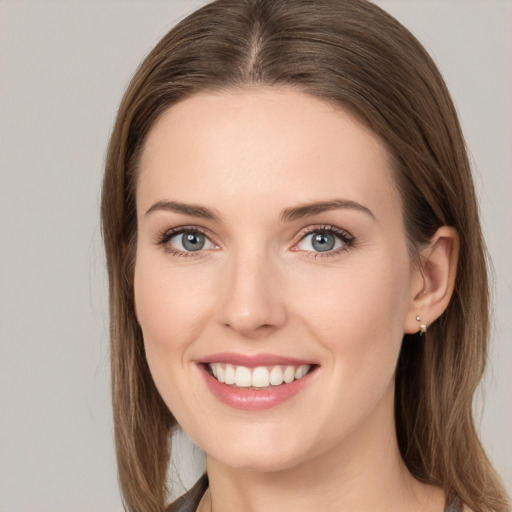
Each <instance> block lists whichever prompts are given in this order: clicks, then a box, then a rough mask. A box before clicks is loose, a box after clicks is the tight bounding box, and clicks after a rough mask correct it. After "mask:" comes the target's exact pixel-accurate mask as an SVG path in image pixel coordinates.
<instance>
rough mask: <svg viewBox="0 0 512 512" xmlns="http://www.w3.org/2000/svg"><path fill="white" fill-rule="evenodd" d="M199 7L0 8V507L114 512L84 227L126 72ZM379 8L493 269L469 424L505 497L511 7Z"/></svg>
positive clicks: (494, 2) (98, 300)
mask: <svg viewBox="0 0 512 512" xmlns="http://www.w3.org/2000/svg"><path fill="white" fill-rule="evenodd" d="M201 3H203V2H201V1H200V0H197V1H196V0H188V1H187V0H181V1H180V0H166V1H161V0H136V1H135V0H122V1H116V0H103V1H87V2H86V1H78V0H67V1H65V0H61V1H57V0H31V1H27V0H3V1H2V0H0V512H25V511H30V512H47V511H48V512H50V511H51V512H61V511H62V512H64V511H66V512H75V511H76V512H82V511H83V512H85V511H87V512H103V511H113V512H115V511H120V510H122V507H121V502H120V498H119V492H118V490H117V482H116V469H115V461H114V452H113V446H112V422H111V410H110V402H109V399H110V397H109V370H108V336H107V330H108V319H107V307H106V304H107V302H106V280H105V272H104V257H103V250H102V246H101V238H100V230H99V218H98V208H99V190H100V180H101V175H102V166H103V161H104V154H105V147H106V142H107V139H108V135H109V132H110V129H111V127H112V123H113V119H114V115H115V112H116V109H117V106H118V103H119V100H120V98H121V95H122V92H123V89H124V87H125V85H126V84H127V82H128V80H129V78H130V76H131V74H132V72H133V71H134V69H135V67H136V65H137V64H138V63H139V62H140V60H141V59H142V58H143V56H144V55H145V53H146V52H147V51H148V50H149V49H150V48H151V47H152V45H153V44H154V43H156V41H157V40H158V39H159V38H160V37H161V36H162V35H163V34H164V33H165V32H166V31H167V30H168V29H169V28H170V27H171V26H172V25H173V24H174V23H175V21H177V20H178V19H180V18H181V17H183V16H184V15H185V14H186V13H189V12H191V11H192V10H193V9H194V8H195V7H196V6H198V5H200V4H201ZM379 4H381V5H382V6H384V7H385V8H386V9H387V10H388V11H390V12H391V13H392V14H394V15H395V16H397V17H398V18H399V19H400V20H401V21H402V22H403V23H404V24H405V25H406V26H407V27H409V28H410V29H411V30H412V32H413V33H414V34H415V35H416V36H417V37H418V38H419V39H420V40H421V41H422V42H423V43H424V44H425V45H426V47H427V49H428V50H429V51H430V52H431V53H432V54H433V56H434V58H435V60H436V61H437V63H438V65H439V66H440V68H441V71H442V72H443V73H444V76H445V78H446V81H447V83H448V86H449V88H450V89H451V91H452V94H453V96H454V99H455V102H456V105H457V108H458V110H459V112H460V116H461V121H462V124H463V128H464V130H465V134H466V139H467V142H468V146H469V148H470V151H471V154H472V159H473V163H474V169H475V175H476V183H477V187H478V191H479V197H480V201H481V209H482V215H483V224H484V229H485V233H486V235H487V241H488V246H489V250H490V252H491V254H492V257H493V261H494V266H495V273H496V287H495V305H496V314H495V316H496V318H495V325H494V331H493V347H492V350H491V361H490V367H489V371H488V373H487V376H486V379H485V383H484V385H483V386H482V387H481V389H480V392H479V393H478V396H477V400H476V407H477V410H478V411H481V412H478V413H477V418H478V424H479V427H480V430H481V433H482V438H483V441H484V444H485V446H486V448H487V450H488V452H489V454H490V457H491V459H492V460H493V461H494V463H495V465H496V467H497V468H498V470H499V471H500V473H501V474H502V476H503V478H504V480H505V482H506V484H507V486H508V488H509V489H510V490H512V435H511V434H512V374H511V370H510V369H511V367H512V346H511V343H510V339H511V333H512V315H511V313H512V263H511V262H512V237H511V227H510V226H511V223H512V207H511V201H510V199H511V197H512V170H511V165H512V140H511V139H512V66H511V63H512V30H511V27H512V2H510V1H509V0H482V1H472V0H452V1H449V0H437V1H436V0H381V1H379ZM484 403H485V406H483V404H484ZM178 452H179V453H178V458H179V460H178V462H177V463H178V464H179V465H181V466H187V467H186V471H185V474H184V475H183V483H184V485H187V484H188V483H190V482H191V481H192V480H193V479H194V477H195V472H194V469H193V467H192V468H189V465H188V462H189V456H188V451H187V448H185V447H184V446H182V445H180V448H179V450H178ZM195 454H196V458H200V456H198V455H197V450H196V451H195ZM180 461H181V462H180ZM192 466H193V464H192ZM173 478H177V476H173ZM179 491H180V488H177V492H179Z"/></svg>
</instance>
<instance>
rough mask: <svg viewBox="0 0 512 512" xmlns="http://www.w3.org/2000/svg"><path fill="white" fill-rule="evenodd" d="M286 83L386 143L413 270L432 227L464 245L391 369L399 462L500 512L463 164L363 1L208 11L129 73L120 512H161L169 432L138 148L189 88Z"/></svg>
mask: <svg viewBox="0 0 512 512" xmlns="http://www.w3.org/2000/svg"><path fill="white" fill-rule="evenodd" d="M274 85H276V86H278V85H286V86H289V87H294V88H297V89H298V90H300V91H303V92H304V93H306V94H310V95H313V96H315V97H317V98H321V99H322V100H324V101H327V102H330V103H332V104H334V105H336V106H338V107H341V108H342V109H344V110H346V111H349V112H351V113H352V114H353V115H355V116H356V117H357V118H358V119H359V120H360V121H362V122H363V123H365V124H366V125H367V126H368V127H370V128H371V129H372V130H373V131H374V132H375V133H376V134H378V135H379V136H380V137H381V138H382V140H383V141H385V143H386V144H387V147H388V150H389V153H390V155H391V156H392V158H393V161H394V171H395V179H396V183H397V185H398V188H399V190H400V193H401V198H402V204H403V212H404V219H405V229H406V233H407V237H408V241H409V246H410V248H411V255H412V257H414V256H415V254H417V249H418V248H419V247H421V246H422V244H425V243H427V242H428V241H429V239H430V238H431V237H432V235H433V234H434V232H435V231H436V229H437V228H438V227H440V226H442V225H449V226H453V227H455V229H456V230H457V231H458V233H459V236H460V259H459V263H458V272H457V280H456V285H455V292H454V295H453V298H452V300H451V302H450V304H449V306H448V308H447V310H446V311H445V312H444V314H443V315H442V317H441V318H440V319H439V320H438V321H436V322H435V323H434V324H433V325H432V326H431V328H430V329H429V332H428V334H427V335H426V336H424V337H423V338H422V339H418V338H417V337H415V336H407V335H406V336H405V337H404V341H403V346H402V351H401V354H400V357H399V361H398V367H397V372H396V394H395V419H396V432H397V438H398V443H399V447H400V450H401V454H402V457H403V459H404V461H405V463H406V465H407V467H408V468H409V470H410V472H411V473H412V474H413V475H414V476H415V477H416V478H418V479H419V480H421V481H423V482H428V483H431V484H434V485H438V486H440V487H442V488H443V489H444V491H445V492H446V494H447V495H448V496H449V497H451V496H458V497H459V498H460V499H461V500H462V501H463V502H464V503H466V504H467V505H468V506H469V507H471V508H472V509H473V510H474V511H475V512H488V511H489V512H497V511H504V510H507V508H508V502H507V498H506V495H505V492H504V490H503V487H502V485H501V483H500V480H499V477H498V476H497V474H496V473H495V471H494V469H493V468H492V466H491V464H490V463H489V461H488V459H487V457H486V455H485V453H484V450H483V449H482V446H481V444H480V442H479V440H478V437H477V434H476V431H475V427H474V423H473V418H472V398H473V394H474V391H475V388H476V386H477V384H478V382H479V381H480V378H481V376H482V373H483V371H484V367H485V362H486V354H487V343H488V334H489V333H488V330H489V314H488V283H487V271H486V255H485V248H484V244H483V241H482V234H481V230H480V223H479V218H478V210H477V203H476V199H475V192H474V189H473V182H472V178H471V171H470V166H469V162H468V157H467V153H466V149H465V144H464V140H463V136H462V133H461V129H460V126H459V122H458V119H457V115H456V112H455V109H454V106H453V104H452V101H451V98H450V95H449V93H448V91H447V89H446V86H445V84H444V81H443V79H442V77H441V75H440V73H439V71H438V70H437V68H436V66H435V64H434V63H433V61H432V59H431V58H430V57H429V55H428V54H427V52H426V51H425V50H424V48H423V47H422V46H421V44H420V43H419V42H418V41H417V40H416V39H415V38H414V36H412V35H411V34H410V32H408V31H407V29H405V28H404V27H403V26H402V25H401V24H400V23H398V22H397V21H396V20H395V19H394V18H393V17H391V16H390V15H388V14H386V13H385V12H384V11H383V10H381V9H380V8H379V7H377V6H375V5H373V4H372V3H370V2H368V1H366V0H279V1H276V0H217V1H213V2H211V3H209V4H207V5H205V6H204V7H202V8H201V9H199V10H197V11H196V12H194V13H193V14H192V15H190V16H189V17H188V18H186V19H185V20H183V21H182V22H181V23H179V24H178V25H177V26H176V27H174V28H173V29H172V30H171V31H170V32H169V33H168V34H167V35H166V36H165V37H164V38H163V39H162V40H161V41H160V42H159V43H158V44H157V46H156V47H155V48H154V49H153V50H152V52H151V53H150V54H149V55H148V56H147V57H146V59H145V60H144V62H143V63H142V64H141V66H140V67H139V69H138V70H137V72H136V74H135V75H134V77H133V79H132V81H131V83H130V85H129V86H128V89H127V91H126V93H125V95H124V98H123V100H122V103H121V106H120V109H119V112H118V116H117V120H116V123H115V126H114V129H113V133H112V136H111V140H110V145H109V148H108V154H107V161H106V169H105V177H104V183H103V195H102V222H103V236H104V241H105V248H106V255H107V264H108V275H109V285H110V323H111V332H110V336H111V357H112V396H113V407H114V421H115V439H116V449H117V460H118V469H119V479H120V484H121V489H122V493H123V497H124V500H125V504H126V507H127V509H128V510H130V511H133V512H135V511H137V512H139V511H152V512H155V511H162V510H164V508H165V500H166V493H167V488H166V481H165V480H166V469H167V466H168V461H169V455H170V444H169V443H170V436H171V433H172V429H173V427H174V426H175V420H174V418H173V417H172V414H171V413H170V412H169V411H168V409H167V407H166V406H165V405H164V403H163V401H162V399H161V398H160V396H159V394H158V392H157V390H156V388H155V386H154V384H153V381H152V378H151V375H150V372H149V369H148V365H147V362H146V359H145V354H144V346H143V339H142V333H141V330H140V327H139V326H138V324H137V321H136V318H135V314H134V298H133V268H134V259H135V245H136V237H137V222H136V211H135V200H134V196H135V185H136V178H137V165H138V159H139V156H140V153H141V148H142V147H143V145H144V141H145V138H146V136H147V134H148V132H149V130H150V129H151V128H152V126H153V125H154V123H155V121H156V120H157V119H158V118H159V116H160V115H161V114H162V112H164V111H165V110H166V109H168V108H169V107H171V106H172V105H174V104H176V103H177V102H179V101H181V100H182V99H184V98H185V97H187V96H190V95H192V94H194V93H196V92H198V91H203V90H230V89H233V88H240V87H248V86H262V87H272V86H274Z"/></svg>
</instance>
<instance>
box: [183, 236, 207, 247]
mask: <svg viewBox="0 0 512 512" xmlns="http://www.w3.org/2000/svg"><path fill="white" fill-rule="evenodd" d="M181 243H182V244H183V247H184V248H185V249H186V250H187V251H200V250H201V249H202V248H203V247H204V243H205V237H204V235H202V234H201V233H183V236H182V238H181Z"/></svg>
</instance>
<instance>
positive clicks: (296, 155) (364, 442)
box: [135, 88, 422, 471]
mask: <svg viewBox="0 0 512 512" xmlns="http://www.w3.org/2000/svg"><path fill="white" fill-rule="evenodd" d="M137 212H138V240H137V255H136V266H135V302H136V310H137V318H138V321H139V323H140V326H141V328H142V331H143V334H144V343H145V349H146V354H147V360H148V363H149V366H150V369H151V373H152V375H153V378H154V381H155V383H156V386H157V388H158V390H159V392H160V393H161V395H162V397H163V399H164V401H165V402H166V404H167V405H168V407H169V409H170V410H171V411H172V413H173V414H174V416H175V417H176V419H177V421H178V422H179V423H180V425H181V426H182V427H183V428H184V429H185V431H186V432H188V434H189V435H190V436H191V437H192V438H193V439H194V440H195V441H196V442H197V443H198V444H199V445H200V446H201V447H202V448H204V450H205V451H206V452H207V454H208V456H209V457H211V458H212V460H216V461H217V462H220V463H222V464H226V465H227V466H230V467H235V468H246V469H253V470H263V471H270V470H278V469H284V468H290V467H292V466H296V465H298V464H300V463H301V462H304V461H307V460H313V459H314V458H316V457H319V456H321V455H323V454H327V453H330V454H333V453H347V450H352V449H355V447H358V446H359V447H360V446H371V443H373V442H374V440H375V439H380V438H389V436H392V435H394V430H393V391H394V371H395V365H396V362H397V358H398V354H399V350H400V345H401V341H402V337H403V333H404V322H405V319H406V317H410V316H411V315H415V314H416V312H414V311H412V307H411V303H412V301H413V298H414V297H415V296H416V295H417V294H418V293H419V292H420V291H421V286H422V281H421V276H420V275H419V271H418V270H416V268H415V267H414V265H413V264H412V263H411V260H410V258H409V254H408V250H407V245H406V238H405V234H404V230H403V221H402V213H401V203H400V199H399V196H398V193H397V191H396V190H395V188H394V184H393V177H392V172H391V169H390V167H389V163H388V158H387V154H386V149H385V147H384V145H383V143H382V142H381V141H380V140H379V139H378V138H377V137H376V136H374V135H373V134H372V132H370V131H369V130H368V129H366V128H365V127H364V126H363V125H362V124H360V123H359V122H358V121H356V120H355V119H354V118H353V117H351V116H350V115H348V114H346V113H343V112H340V111H335V110H334V109H333V108H332V107H330V106H329V105H327V104H326V103H324V102H322V101H320V100H318V99H315V98H312V97H310V96H307V95H304V94H302V93H299V92H296V91H292V90H287V89H272V88H270V89H247V90H240V91H234V92H224V93H201V94H196V95H195V96H192V97H191V98H189V99H187V100H185V101H183V102H181V103H179V104H177V105H176V106H174V107H172V108H171V109H169V110H168V111H167V112H166V113H165V114H164V115H163V116H162V117H161V118H160V119H159V121H158V122H157V123H156V125H155V126H154V127H153V129H152V131H151V132H150V134H149V137H148V139H147V142H146V145H145V148H144V151H143V155H142V159H141V164H140V176H139V180H138V185H137ZM306 371H307V373H306V374H305V375H303V374H304V373H305V372H306ZM213 373H215V374H216V375H217V377H215V376H214V375H213ZM219 381H224V382H219Z"/></svg>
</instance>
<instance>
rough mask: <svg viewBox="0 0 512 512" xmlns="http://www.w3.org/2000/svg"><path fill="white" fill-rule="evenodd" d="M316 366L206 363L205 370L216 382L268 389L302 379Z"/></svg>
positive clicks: (246, 387)
mask: <svg viewBox="0 0 512 512" xmlns="http://www.w3.org/2000/svg"><path fill="white" fill-rule="evenodd" d="M315 367H316V365H310V364H302V365H295V366H294V365H273V366H256V367H254V368H249V367H247V366H239V365H234V364H227V363H208V364H206V368H207V370H208V373H209V374H210V375H212V376H213V377H214V378H215V379H216V380H217V381H218V382H220V383H222V384H226V385H228V386H232V387H235V388H244V389H259V390H263V389H268V388H271V387H276V386H282V385H286V384H290V383H292V382H294V381H295V380H299V379H302V378H303V377H305V376H306V375H307V374H308V373H309V372H311V371H312V370H313V369H314V368H315Z"/></svg>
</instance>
